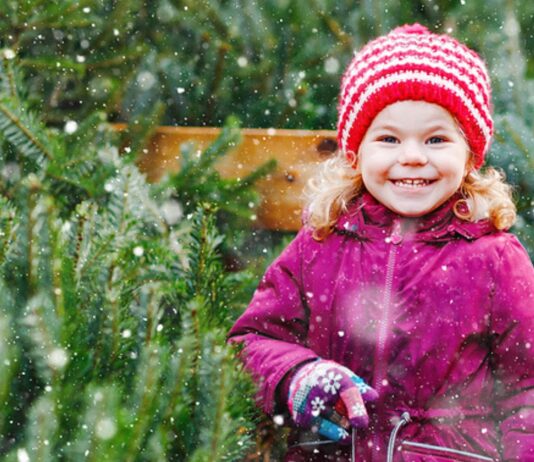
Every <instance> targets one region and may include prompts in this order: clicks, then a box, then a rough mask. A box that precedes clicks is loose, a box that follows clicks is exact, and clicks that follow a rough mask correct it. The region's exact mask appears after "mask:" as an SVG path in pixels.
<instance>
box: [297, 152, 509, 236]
mask: <svg viewBox="0 0 534 462" xmlns="http://www.w3.org/2000/svg"><path fill="white" fill-rule="evenodd" d="M466 169H467V170H468V172H469V173H468V174H467V175H466V176H465V178H464V181H463V183H462V185H461V187H460V193H461V195H462V199H460V200H459V201H458V202H457V203H456V204H455V205H454V208H453V211H454V213H455V215H456V216H457V217H458V218H460V219H463V220H466V221H472V222H475V221H478V220H481V219H486V218H487V219H489V220H490V221H491V223H493V226H495V228H497V229H499V230H503V229H508V228H510V227H511V226H512V225H513V224H514V223H515V220H516V208H515V205H514V202H513V200H512V187H511V186H510V185H509V184H507V183H505V177H504V174H503V173H502V172H500V171H498V170H496V169H495V168H493V167H488V168H486V169H485V170H484V171H483V172H481V171H478V170H475V169H474V168H472V163H471V161H470V162H468V165H467V166H466ZM364 189H365V187H364V185H363V180H362V175H361V173H360V172H359V170H358V169H357V168H354V167H352V166H351V164H350V163H349V162H348V161H347V159H346V158H345V156H343V155H342V154H341V153H340V152H339V151H338V152H337V153H335V154H334V155H333V156H332V157H331V158H330V159H328V160H326V161H325V162H323V164H322V165H321V166H320V167H319V171H318V173H317V174H316V176H314V177H313V178H312V179H310V181H309V182H308V185H307V188H306V190H305V197H306V198H307V208H306V211H307V218H306V222H307V224H308V225H310V226H311V227H312V228H313V230H314V231H313V237H314V238H315V239H316V240H318V241H321V240H323V239H325V238H326V237H327V236H328V235H329V234H330V233H331V232H332V230H333V226H334V224H335V223H336V221H337V220H338V218H339V217H340V216H341V215H342V214H343V213H345V212H346V211H347V208H348V205H349V204H350V203H351V201H352V200H353V199H355V198H356V197H357V196H359V195H360V194H361V193H362V192H363V190H364ZM461 203H464V204H466V205H467V207H459V205H460V204H461ZM461 210H462V211H463V213H462V211H461Z"/></svg>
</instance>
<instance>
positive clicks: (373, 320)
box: [230, 24, 534, 462]
mask: <svg viewBox="0 0 534 462" xmlns="http://www.w3.org/2000/svg"><path fill="white" fill-rule="evenodd" d="M490 104H491V103H490V83H489V77H488V73H487V70H486V67H485V65H484V63H483V62H482V60H481V59H480V57H479V56H478V55H477V54H476V53H475V52H473V51H472V50H470V49H468V48H466V47H465V46H464V45H462V44H460V43H458V42H457V41H456V40H454V39H453V38H451V37H449V36H447V35H436V34H432V33H430V32H429V31H428V30H427V29H426V28H424V27H423V26H420V25H417V24H416V25H412V26H404V27H400V28H397V29H395V30H393V31H392V32H391V33H389V34H388V35H386V36H383V37H380V38H378V39H376V40H374V41H372V42H370V43H369V44H368V45H367V46H366V47H365V48H363V50H361V51H360V52H358V53H357V54H356V55H355V57H354V59H353V61H352V62H351V63H350V65H349V67H348V69H347V71H346V72H345V74H344V76H343V80H342V87H341V95H340V100H339V121H338V142H339V148H340V149H339V155H338V156H337V157H336V158H334V159H332V160H330V161H327V162H326V163H325V165H324V169H323V171H322V173H321V175H320V176H319V178H318V179H317V180H316V181H315V182H314V183H313V185H312V186H313V188H312V189H313V197H312V199H311V201H310V203H309V205H308V208H307V217H306V222H305V225H304V227H303V228H302V229H301V231H300V232H299V233H298V235H297V237H296V238H295V239H294V241H293V242H292V243H291V244H290V245H289V246H288V247H287V248H286V249H285V251H284V252H283V253H282V254H281V255H280V256H279V257H278V259H277V260H275V261H274V263H273V264H272V265H271V266H270V267H269V269H268V270H267V272H266V274H265V276H264V277H263V279H262V281H261V283H260V285H259V287H258V289H257V291H256V292H255V294H254V298H253V300H252V302H251V303H250V306H249V307H248V309H247V310H246V312H245V313H244V314H243V315H242V317H241V318H240V319H239V320H238V321H237V322H236V324H235V326H234V327H233V328H232V330H231V332H230V339H231V341H233V342H238V343H242V344H243V352H242V356H243V359H244V361H245V365H246V367H247V368H248V369H249V370H250V371H251V372H252V374H253V376H254V377H255V379H256V380H257V383H258V387H259V396H260V399H261V404H262V406H263V408H264V410H265V411H266V412H267V413H269V414H271V415H275V414H281V415H286V422H288V423H289V424H290V425H292V427H293V433H292V435H291V437H290V441H289V444H288V448H289V449H288V453H287V455H286V459H285V460H286V461H292V462H297V461H348V460H350V458H351V452H352V451H354V452H355V454H356V459H357V460H359V461H366V462H367V461H380V462H384V461H386V460H395V461H406V462H407V461H410V462H412V461H436V462H438V461H439V462H443V461H512V460H513V461H522V462H526V461H534V354H533V351H534V269H533V267H532V263H531V262H530V259H529V257H528V255H527V253H526V252H525V250H524V249H523V247H522V246H521V244H520V243H519V242H518V240H517V239H516V238H515V237H514V236H513V235H511V234H509V233H507V232H506V230H507V229H508V228H509V227H510V226H511V225H512V224H513V222H514V220H515V208H514V205H513V203H512V201H511V198H510V196H511V195H510V188H509V186H507V185H506V184H504V182H503V181H502V177H501V176H500V175H499V174H498V173H497V172H496V171H495V170H493V169H487V170H486V171H485V172H484V173H480V172H479V170H478V169H479V168H480V167H481V165H482V163H483V161H484V156H485V154H486V152H487V150H488V147H489V144H490V139H491V136H492V131H493V122H492V118H491V113H490Z"/></svg>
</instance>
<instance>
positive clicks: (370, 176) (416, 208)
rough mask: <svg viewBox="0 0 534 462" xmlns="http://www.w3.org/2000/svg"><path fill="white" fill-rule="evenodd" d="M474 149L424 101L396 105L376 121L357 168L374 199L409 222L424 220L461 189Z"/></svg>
mask: <svg viewBox="0 0 534 462" xmlns="http://www.w3.org/2000/svg"><path fill="white" fill-rule="evenodd" d="M468 158H469V148H468V145H467V142H466V141H465V139H464V137H463V135H462V134H461V132H460V131H459V129H458V127H457V125H456V123H455V121H454V119H453V118H452V116H451V115H450V113H449V112H448V111H447V110H446V109H444V108H442V107H441V106H438V105H437V104H431V103H427V102H424V101H400V102H398V103H394V104H391V105H390V106H387V107H386V108H385V109H383V110H382V112H380V113H379V114H378V115H377V116H376V117H375V119H374V120H373V122H372V124H371V126H370V127H369V129H368V130H367V133H366V134H365V137H364V139H363V141H362V143H361V145H360V151H359V153H358V166H359V169H360V171H361V174H362V179H363V183H364V185H365V187H366V189H367V190H368V191H369V193H371V195H372V196H373V197H374V198H375V199H377V200H378V201H379V202H381V203H382V204H384V205H385V206H386V207H387V208H389V209H390V210H392V211H393V212H395V213H398V214H399V215H403V216H406V217H420V216H423V215H425V214H427V213H429V212H431V211H432V210H434V209H436V208H437V207H439V206H440V205H441V204H443V203H444V202H445V201H446V200H447V199H449V197H451V196H452V195H453V194H454V193H455V192H456V191H457V190H458V188H459V187H460V185H461V184H462V181H463V179H464V177H465V174H466V164H467V160H468Z"/></svg>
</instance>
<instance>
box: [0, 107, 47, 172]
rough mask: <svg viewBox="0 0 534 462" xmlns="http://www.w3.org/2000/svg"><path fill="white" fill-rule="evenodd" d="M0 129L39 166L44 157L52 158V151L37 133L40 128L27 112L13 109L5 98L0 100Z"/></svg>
mask: <svg viewBox="0 0 534 462" xmlns="http://www.w3.org/2000/svg"><path fill="white" fill-rule="evenodd" d="M0 131H1V132H2V133H3V134H4V136H5V137H6V139H7V140H8V141H10V142H11V143H13V145H14V146H15V147H16V148H17V149H18V150H19V151H20V152H22V153H23V154H24V155H25V156H27V157H28V158H30V159H33V160H35V161H36V162H37V163H38V164H39V165H40V166H41V167H42V166H43V165H44V159H47V160H52V159H53V154H52V152H51V151H50V150H49V149H48V147H47V146H46V145H45V143H44V142H42V141H41V140H40V139H39V135H37V133H38V132H39V131H40V129H39V128H37V127H36V126H35V123H34V122H33V121H32V120H31V119H30V117H28V115H27V114H23V113H19V111H17V110H16V109H14V107H12V106H11V105H10V102H9V101H8V100H7V99H6V98H4V99H3V100H0Z"/></svg>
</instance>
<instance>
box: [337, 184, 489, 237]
mask: <svg viewBox="0 0 534 462" xmlns="http://www.w3.org/2000/svg"><path fill="white" fill-rule="evenodd" d="M460 198H461V196H460V195H459V194H455V195H454V196H452V197H451V198H450V199H449V200H448V201H446V202H445V203H444V204H443V205H441V206H440V207H438V208H437V209H436V210H434V211H433V212H431V213H429V214H427V215H425V216H424V217H420V218H405V217H402V216H400V215H398V214H396V213H395V212H392V211H391V210H389V209H388V208H387V207H385V206H384V205H382V204H381V203H380V202H378V201H377V200H376V199H375V198H374V197H373V196H371V194H369V193H368V192H364V193H363V194H361V195H360V196H358V197H357V198H356V199H355V200H354V201H353V202H352V203H351V204H350V205H349V207H348V210H347V212H346V213H344V214H343V215H342V216H341V217H340V218H339V219H338V221H337V222H336V224H335V225H334V230H335V231H336V232H337V233H340V234H348V235H354V236H355V237H359V238H363V239H373V238H384V237H387V236H390V235H391V234H392V232H393V228H396V229H400V233H401V234H402V235H404V236H407V235H410V236H413V238H414V239H416V240H423V241H447V240H450V239H455V238H458V237H463V238H465V239H468V240H472V239H477V238H478V237H480V236H483V235H485V234H489V233H492V232H496V229H495V228H494V226H493V225H492V224H491V222H490V221H489V220H480V221H476V222H469V221H466V220H462V219H460V218H458V217H457V216H456V215H455V214H454V211H453V207H454V205H455V204H456V202H457V201H458V200H459V199H460Z"/></svg>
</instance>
